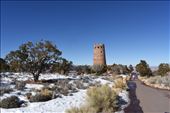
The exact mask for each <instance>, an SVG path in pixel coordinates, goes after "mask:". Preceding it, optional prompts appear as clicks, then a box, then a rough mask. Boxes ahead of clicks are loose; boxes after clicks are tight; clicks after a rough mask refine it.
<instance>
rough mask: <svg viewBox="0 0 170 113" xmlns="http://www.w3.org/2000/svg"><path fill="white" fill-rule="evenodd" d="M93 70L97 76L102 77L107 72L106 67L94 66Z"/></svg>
mask: <svg viewBox="0 0 170 113" xmlns="http://www.w3.org/2000/svg"><path fill="white" fill-rule="evenodd" d="M92 70H93V71H94V72H96V75H101V74H103V73H105V72H106V71H107V66H106V65H94V66H93V67H92Z"/></svg>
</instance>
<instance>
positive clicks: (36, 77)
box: [33, 74, 40, 82]
mask: <svg viewBox="0 0 170 113" xmlns="http://www.w3.org/2000/svg"><path fill="white" fill-rule="evenodd" d="M33 76H34V81H35V82H37V81H38V78H39V76H40V75H39V74H34V75H33Z"/></svg>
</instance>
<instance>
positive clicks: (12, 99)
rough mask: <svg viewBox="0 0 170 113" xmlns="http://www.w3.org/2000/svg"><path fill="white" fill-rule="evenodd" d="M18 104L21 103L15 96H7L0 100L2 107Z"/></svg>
mask: <svg viewBox="0 0 170 113" xmlns="http://www.w3.org/2000/svg"><path fill="white" fill-rule="evenodd" d="M20 106H21V103H20V100H19V98H18V97H17V96H11V97H7V98H5V99H3V100H2V101H1V102H0V107H2V108H18V107H20Z"/></svg>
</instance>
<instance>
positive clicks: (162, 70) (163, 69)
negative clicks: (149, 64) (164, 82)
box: [158, 63, 170, 76]
mask: <svg viewBox="0 0 170 113" xmlns="http://www.w3.org/2000/svg"><path fill="white" fill-rule="evenodd" d="M169 71H170V65H169V64H167V63H161V64H160V65H159V68H158V74H159V75H161V76H164V75H166V73H167V72H169Z"/></svg>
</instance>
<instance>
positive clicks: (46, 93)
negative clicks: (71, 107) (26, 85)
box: [30, 89, 52, 102]
mask: <svg viewBox="0 0 170 113" xmlns="http://www.w3.org/2000/svg"><path fill="white" fill-rule="evenodd" d="M51 99H52V91H50V90H48V89H42V90H41V91H40V93H38V94H36V95H35V96H31V97H30V102H44V101H48V100H51Z"/></svg>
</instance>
